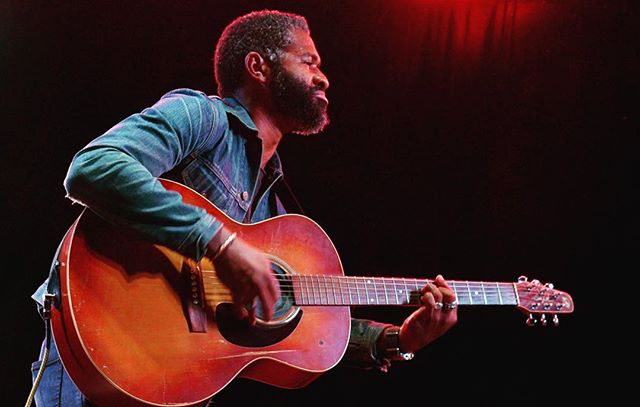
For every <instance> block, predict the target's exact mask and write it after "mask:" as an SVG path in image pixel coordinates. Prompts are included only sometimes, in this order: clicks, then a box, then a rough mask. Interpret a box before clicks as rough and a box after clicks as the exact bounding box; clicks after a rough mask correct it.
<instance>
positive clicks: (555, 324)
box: [553, 314, 560, 326]
mask: <svg viewBox="0 0 640 407" xmlns="http://www.w3.org/2000/svg"><path fill="white" fill-rule="evenodd" d="M553 325H554V326H558V325H560V318H558V314H553Z"/></svg>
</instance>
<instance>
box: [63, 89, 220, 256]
mask: <svg viewBox="0 0 640 407" xmlns="http://www.w3.org/2000/svg"><path fill="white" fill-rule="evenodd" d="M226 120H227V118H226V115H225V114H224V113H222V112H220V111H219V110H218V109H217V108H216V107H215V106H214V104H213V103H212V101H211V100H210V99H209V98H208V97H207V96H206V95H204V94H202V93H200V92H196V91H193V90H188V89H179V90H176V91H172V92H169V93H167V94H166V95H164V96H163V97H162V98H161V99H160V100H159V101H158V102H157V103H156V104H154V105H153V106H152V107H150V108H147V109H145V110H144V111H142V112H141V113H137V114H134V115H132V116H129V117H128V118H126V119H124V120H123V121H122V122H120V123H118V124H117V125H116V126H114V127H113V128H111V129H110V130H108V131H107V132H106V133H105V134H103V135H102V136H100V137H98V138H96V139H95V140H93V141H92V142H90V143H89V144H88V145H87V146H86V147H84V148H83V149H82V150H80V151H79V152H78V153H77V154H76V155H75V157H74V158H73V160H72V163H71V166H70V168H69V171H68V173H67V176H66V178H65V181H64V186H65V189H66V191H67V194H68V197H69V198H71V199H72V200H74V201H76V202H80V203H82V204H83V205H85V206H87V207H88V208H90V209H91V210H92V211H94V212H95V213H97V214H98V215H99V216H101V217H103V218H105V219H106V220H108V221H110V222H112V223H116V224H120V225H126V226H127V227H129V228H131V229H133V230H135V231H137V232H139V233H141V234H142V235H143V236H145V237H147V238H148V239H149V240H151V241H152V242H154V243H157V244H161V245H164V246H167V247H169V248H171V249H173V250H176V251H178V252H180V253H181V254H183V255H185V256H189V257H191V258H194V259H196V260H199V259H200V258H201V257H202V256H203V255H204V253H205V250H206V246H207V244H208V242H209V241H210V240H211V238H212V237H213V236H214V235H215V233H216V232H217V231H218V230H219V228H220V227H221V226H222V224H221V223H220V222H219V221H218V220H217V219H215V218H214V217H212V216H211V215H209V214H208V213H207V212H206V211H205V210H203V209H201V208H198V207H195V206H191V205H187V204H184V203H183V202H182V200H181V197H180V195H179V194H178V193H176V192H171V191H167V190H166V189H165V188H163V187H162V185H161V184H160V182H159V181H158V179H157V177H158V176H160V175H162V174H164V173H165V172H167V171H169V170H170V169H172V168H173V167H175V166H176V165H177V164H178V163H180V162H181V161H182V160H184V159H185V158H186V157H188V156H189V155H190V154H191V153H193V152H197V151H201V150H204V149H207V148H211V146H213V145H214V144H215V143H216V142H217V141H218V140H219V139H220V137H222V134H223V133H224V126H225V125H226Z"/></svg>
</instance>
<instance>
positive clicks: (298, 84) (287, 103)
mask: <svg viewBox="0 0 640 407" xmlns="http://www.w3.org/2000/svg"><path fill="white" fill-rule="evenodd" d="M273 72H274V76H273V80H272V81H271V83H270V84H269V87H270V89H271V93H272V95H273V101H274V104H275V107H276V109H277V111H278V113H279V114H281V115H283V116H284V117H287V118H289V119H290V120H292V121H293V123H294V125H295V129H294V130H293V133H296V134H302V135H310V134H316V133H319V132H321V131H322V130H323V129H324V128H325V127H327V125H328V124H329V121H330V120H329V115H328V114H327V105H326V104H325V103H324V102H323V101H321V100H319V99H318V98H317V97H316V96H315V95H314V92H315V91H317V90H321V89H322V88H318V87H314V86H308V85H307V84H306V83H304V82H303V81H301V80H299V79H298V78H296V77H295V76H294V75H292V74H291V73H289V72H288V71H286V70H285V69H284V68H283V67H282V66H281V65H276V66H274V67H273Z"/></svg>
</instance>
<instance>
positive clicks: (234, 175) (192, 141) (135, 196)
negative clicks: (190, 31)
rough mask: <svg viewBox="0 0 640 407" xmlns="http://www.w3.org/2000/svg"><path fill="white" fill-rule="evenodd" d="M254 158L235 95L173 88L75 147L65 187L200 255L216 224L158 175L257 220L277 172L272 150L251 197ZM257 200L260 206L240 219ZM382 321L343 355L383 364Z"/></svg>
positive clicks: (272, 199)
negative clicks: (379, 356) (379, 355)
mask: <svg viewBox="0 0 640 407" xmlns="http://www.w3.org/2000/svg"><path fill="white" fill-rule="evenodd" d="M261 156H262V140H261V139H260V138H259V137H258V129H257V128H256V126H255V124H254V123H253V121H252V120H251V118H250V117H249V114H248V112H247V111H246V110H245V109H244V107H243V106H242V105H240V104H239V103H238V101H236V100H235V99H231V98H225V99H221V98H219V97H215V96H207V95H205V94H203V93H202V92H198V91H194V90H190V89H177V90H174V91H171V92H169V93H167V94H165V95H164V96H163V97H162V98H161V99H160V100H159V101H158V102H157V103H156V104H154V105H153V106H151V107H149V108H147V109H145V110H143V111H142V112H140V113H136V114H133V115H131V116H129V117H128V118H126V119H124V120H123V121H121V122H120V123H118V124H117V125H116V126H114V127H113V128H111V129H109V130H108V131H107V132H106V133H104V134H103V135H101V136H100V137H98V138H96V139H95V140H93V141H91V142H90V143H89V144H88V145H87V146H86V147H84V148H83V149H82V150H80V151H79V152H78V153H77V154H76V156H75V157H74V159H73V161H72V164H71V166H70V168H69V171H68V173H67V177H66V179H65V183H64V185H65V188H66V190H67V193H68V196H69V197H70V198H71V199H72V200H74V201H76V202H80V203H82V204H83V205H86V206H88V207H90V208H91V209H92V210H93V211H94V212H96V213H97V214H98V215H99V216H101V217H103V218H105V219H107V220H108V221H111V222H113V223H115V224H121V225H127V227H129V228H133V229H134V230H136V231H137V232H139V233H142V234H143V235H144V236H146V237H147V238H148V239H149V240H150V241H152V242H154V243H157V244H161V245H164V246H166V247H169V248H171V249H173V250H175V251H177V252H179V253H181V254H183V255H185V256H188V257H191V258H194V259H196V260H199V259H200V258H201V257H202V256H203V255H204V253H205V250H206V247H207V244H208V242H209V241H210V240H211V239H212V237H213V236H214V235H215V233H216V232H217V231H218V230H219V229H220V228H221V227H222V224H221V222H220V221H219V220H218V219H216V218H214V217H213V216H212V215H210V214H209V213H207V212H206V211H205V210H204V209H202V208H198V207H195V206H191V205H187V204H184V203H183V202H182V200H181V197H180V195H179V194H177V193H175V192H170V191H167V190H165V189H164V188H163V187H162V186H161V185H160V183H159V181H158V179H157V178H158V177H165V178H172V179H174V180H176V181H178V182H180V183H182V184H184V185H186V186H188V187H190V188H192V189H194V190H196V191H198V192H199V193H201V194H202V195H204V196H205V197H206V198H207V199H209V200H210V201H211V202H212V203H213V204H214V205H215V206H217V207H218V208H219V209H221V210H222V211H224V212H225V213H226V214H227V215H228V216H230V217H231V218H233V219H234V220H236V221H238V222H245V223H246V222H257V221H260V220H264V219H267V218H269V217H272V216H275V215H279V214H283V213H285V209H284V207H283V205H282V203H281V202H280V200H279V199H278V197H277V196H276V194H275V193H274V185H275V184H276V183H278V182H279V181H281V179H282V176H283V175H282V167H281V164H280V158H279V156H278V155H277V154H275V155H274V156H273V157H272V158H271V160H270V161H269V162H268V163H267V166H266V168H265V173H266V175H265V176H264V179H263V181H262V182H263V183H266V184H265V185H264V186H265V188H263V189H262V191H264V192H263V193H262V196H259V197H255V196H254V195H255V194H256V181H257V178H258V172H259V171H260V168H259V166H260V159H261ZM254 199H257V202H258V203H257V205H256V206H255V210H254V211H253V213H251V218H250V219H247V212H248V211H249V210H250V205H251V202H253V200H254ZM39 291H42V292H36V294H34V298H35V299H36V301H38V302H41V301H40V297H41V296H42V295H43V294H44V289H41V290H39ZM385 326H386V325H385V324H380V323H377V322H373V321H367V320H358V319H352V325H351V337H350V343H349V347H348V348H347V356H346V357H345V359H346V360H347V361H348V362H350V363H351V364H354V365H358V366H361V367H364V368H370V367H375V366H378V367H384V366H385V362H384V361H382V360H379V359H377V358H376V357H374V355H375V353H376V352H375V341H376V339H377V337H378V335H379V334H380V332H381V331H382V330H383V329H384V327H385ZM383 370H384V369H383Z"/></svg>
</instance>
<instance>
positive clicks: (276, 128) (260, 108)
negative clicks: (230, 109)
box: [234, 92, 284, 169]
mask: <svg viewBox="0 0 640 407" xmlns="http://www.w3.org/2000/svg"><path fill="white" fill-rule="evenodd" d="M234 96H235V98H236V99H238V101H239V102H240V103H241V104H242V105H243V106H244V108H245V109H247V111H248V112H249V116H251V120H253V123H254V124H255V125H256V127H257V128H258V137H260V138H261V139H262V157H261V159H260V168H262V169H264V168H265V166H266V164H267V162H268V161H269V160H270V159H271V157H273V155H274V154H275V153H276V149H277V148H278V144H280V140H282V136H283V134H284V132H283V131H282V129H281V126H280V124H279V123H278V120H277V118H276V115H274V114H273V113H271V112H272V110H271V109H269V108H267V107H265V105H264V104H263V103H260V102H259V101H258V100H256V99H254V98H251V97H248V95H247V93H244V92H238V93H237V94H236V95H234Z"/></svg>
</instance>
